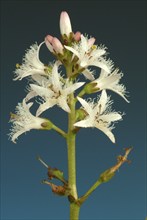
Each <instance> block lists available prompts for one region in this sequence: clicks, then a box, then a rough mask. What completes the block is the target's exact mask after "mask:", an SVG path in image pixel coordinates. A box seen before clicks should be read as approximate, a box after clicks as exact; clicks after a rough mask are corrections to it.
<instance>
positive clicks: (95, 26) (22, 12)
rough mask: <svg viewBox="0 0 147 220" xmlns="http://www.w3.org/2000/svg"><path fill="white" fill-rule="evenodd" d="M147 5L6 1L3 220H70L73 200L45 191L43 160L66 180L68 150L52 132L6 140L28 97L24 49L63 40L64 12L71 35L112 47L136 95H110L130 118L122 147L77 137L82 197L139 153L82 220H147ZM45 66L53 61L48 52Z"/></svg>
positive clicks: (58, 118) (119, 130) (120, 137)
mask: <svg viewBox="0 0 147 220" xmlns="http://www.w3.org/2000/svg"><path fill="white" fill-rule="evenodd" d="M146 6H147V4H146V1H139V0H138V1H90V0H89V1H62V0H58V1H56V0H54V1H41V0H40V1H13V0H11V1H7V0H5V1H1V16H2V19H1V24H2V26H1V34H2V37H1V60H2V61H1V67H2V69H1V93H0V95H1V110H2V111H1V126H2V130H1V155H2V156H1V177H2V181H1V219H2V220H8V219H9V220H12V219H13V220H22V219H23V220H45V219H50V220H53V219H58V220H59V219H62V220H65V219H68V215H69V213H68V209H69V207H68V201H67V199H66V198H62V197H58V196H55V195H53V193H52V192H51V189H50V188H49V187H48V186H47V185H42V184H41V180H42V179H45V178H46V177H47V176H46V173H47V170H46V168H45V167H43V166H42V165H41V164H40V163H39V162H38V161H37V160H36V157H37V156H38V155H40V156H41V157H42V158H43V159H44V161H46V162H47V163H48V164H49V165H50V166H52V167H57V168H59V169H61V170H63V171H64V173H65V176H66V177H67V158H66V153H67V152H66V144H65V142H64V139H63V138H62V137H60V136H59V135H58V134H56V133H54V132H53V131H50V132H49V131H44V132H43V131H31V132H28V133H27V134H26V135H23V136H22V137H20V138H19V139H18V141H17V144H13V143H12V142H11V141H9V140H8V136H7V134H8V133H9V129H10V124H8V121H9V113H10V112H11V111H12V112H14V109H15V106H16V105H17V103H18V102H20V101H21V100H22V99H23V98H24V97H25V94H26V92H25V85H26V82H27V81H26V80H25V79H24V80H22V81H17V82H14V81H13V80H12V79H13V71H14V70H15V64H16V63H21V61H22V56H23V55H24V53H25V50H26V49H27V48H29V46H30V45H31V44H33V43H34V42H38V43H40V42H42V41H43V40H44V37H45V36H46V35H47V34H51V35H54V36H57V37H59V35H60V33H59V15H60V12H61V11H63V10H66V11H67V12H68V13H69V15H70V17H71V21H72V25H73V30H74V31H81V32H82V33H87V34H89V36H90V35H92V36H94V37H95V38H96V40H97V41H96V43H97V44H105V45H106V46H107V47H108V51H109V53H110V54H109V56H110V57H111V59H112V60H113V61H114V62H115V66H116V67H119V68H120V69H121V70H122V71H123V72H124V78H123V80H122V82H123V83H124V84H125V85H126V87H127V90H128V91H129V93H130V98H129V99H130V101H131V102H130V104H127V103H126V102H125V101H124V100H123V99H122V98H121V97H119V96H116V95H115V94H114V93H111V92H109V94H111V95H112V98H113V99H114V100H115V104H114V108H115V109H116V110H119V111H122V112H125V113H126V115H125V116H124V120H123V121H121V122H119V123H118V124H117V125H116V129H115V130H114V134H115V136H116V144H115V145H114V144H112V143H111V142H110V141H109V139H108V138H107V137H106V136H105V135H104V134H103V133H101V132H100V131H98V130H96V129H85V130H84V129H83V130H81V131H80V132H79V135H78V138H77V185H78V192H79V195H82V194H84V193H85V192H86V191H87V190H88V188H89V187H90V186H91V185H92V184H93V183H94V181H95V180H96V179H97V177H98V176H99V174H100V173H101V172H103V171H104V170H105V169H107V168H109V167H110V166H112V165H114V164H115V162H116V156H117V155H119V154H122V153H123V148H124V147H129V146H133V147H134V149H133V151H132V153H131V155H130V157H129V158H130V159H131V160H132V163H131V164H129V165H128V164H125V165H123V166H122V167H121V169H120V170H119V172H117V174H116V176H115V178H113V179H112V180H111V181H110V182H108V183H106V184H103V185H101V186H100V187H99V188H98V189H97V190H96V191H95V192H94V193H93V195H92V196H91V197H90V198H89V199H88V200H87V201H86V202H85V204H84V205H83V207H82V208H81V213H80V217H81V219H82V220H84V219H85V220H86V219H87V220H93V219H95V220H96V219H99V220H106V219H107V220H108V219H112V220H143V219H145V216H146V213H145V209H146V199H145V198H146V196H145V193H146V186H145V185H146V179H145V172H146V150H145V144H146V140H145V136H146V130H145V129H146V128H145V109H146V106H145V92H146V91H145V86H146V85H145V74H146V67H145V62H146V60H145V55H146V54H145V52H146V51H145V50H146V47H145V46H146V45H145V43H146V37H147V36H145V35H146V30H145V28H146V27H145V25H146V17H145V16H146V13H147V11H146ZM41 59H42V61H44V62H48V61H49V60H53V57H52V55H51V54H50V53H49V51H48V50H47V49H46V48H45V46H44V47H43V48H42V49H41ZM47 116H48V117H50V118H51V119H52V120H53V121H54V122H55V123H57V124H58V125H59V124H62V127H63V128H65V129H66V122H67V118H66V114H65V113H64V112H63V111H62V110H60V109H59V108H56V107H55V108H53V109H51V110H50V111H49V112H48V113H47Z"/></svg>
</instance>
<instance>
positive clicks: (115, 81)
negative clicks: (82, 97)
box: [91, 69, 129, 102]
mask: <svg viewBox="0 0 147 220" xmlns="http://www.w3.org/2000/svg"><path fill="white" fill-rule="evenodd" d="M122 76H123V73H119V69H115V70H114V71H113V72H112V73H110V74H109V73H108V72H106V71H105V70H103V69H102V70H101V73H100V76H99V78H98V79H96V80H94V81H93V82H91V84H94V85H95V86H94V89H95V90H96V89H98V90H99V91H101V90H103V89H108V90H111V91H113V92H115V93H117V94H118V95H120V96H121V97H123V98H124V99H125V100H126V101H127V102H129V101H128V100H127V99H126V97H125V94H126V88H125V86H124V85H123V84H119V81H120V79H121V78H122Z"/></svg>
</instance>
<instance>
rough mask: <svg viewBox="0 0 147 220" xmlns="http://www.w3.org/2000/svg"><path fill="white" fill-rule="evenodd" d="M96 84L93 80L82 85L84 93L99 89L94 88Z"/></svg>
mask: <svg viewBox="0 0 147 220" xmlns="http://www.w3.org/2000/svg"><path fill="white" fill-rule="evenodd" d="M96 86H97V83H94V82H91V83H88V84H86V85H85V87H84V91H85V93H86V94H92V93H95V92H98V91H99V90H100V89H99V88H96Z"/></svg>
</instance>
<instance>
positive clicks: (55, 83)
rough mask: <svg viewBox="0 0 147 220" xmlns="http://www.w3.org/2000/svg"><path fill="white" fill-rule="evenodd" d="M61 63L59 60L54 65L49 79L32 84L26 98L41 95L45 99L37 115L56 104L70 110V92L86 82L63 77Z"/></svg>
mask: <svg viewBox="0 0 147 220" xmlns="http://www.w3.org/2000/svg"><path fill="white" fill-rule="evenodd" d="M59 65H60V62H58V61H57V62H56V63H55V64H54V66H53V69H52V74H51V75H50V76H49V78H48V79H44V81H42V84H41V85H35V84H30V87H31V90H30V92H29V93H28V95H27V96H26V99H27V100H29V99H31V98H33V97H34V96H40V97H41V98H42V99H43V101H44V102H43V104H40V106H39V108H38V110H37V112H36V115H37V116H39V115H40V114H41V113H42V112H44V111H45V110H47V109H49V108H51V107H53V106H54V105H59V106H60V107H61V108H62V109H63V110H64V111H66V112H70V108H69V106H68V96H69V94H71V93H72V92H74V91H75V90H76V89H78V88H80V87H81V86H82V85H84V82H77V83H72V82H70V81H69V79H64V78H62V76H61V75H60V74H59V72H58V67H59Z"/></svg>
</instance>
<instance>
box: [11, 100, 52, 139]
mask: <svg viewBox="0 0 147 220" xmlns="http://www.w3.org/2000/svg"><path fill="white" fill-rule="evenodd" d="M32 105H33V103H32V102H31V103H28V104H26V101H25V99H23V102H22V103H19V104H18V106H17V107H16V114H12V115H11V119H10V122H12V123H13V126H12V128H11V133H10V134H9V136H10V137H11V140H12V141H13V142H14V143H16V139H17V138H18V136H20V135H21V134H23V133H25V132H26V131H30V130H31V129H45V127H46V126H48V125H49V123H50V122H49V121H48V120H47V119H44V118H39V117H35V116H34V115H32V114H31V112H30V107H31V106H32Z"/></svg>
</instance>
